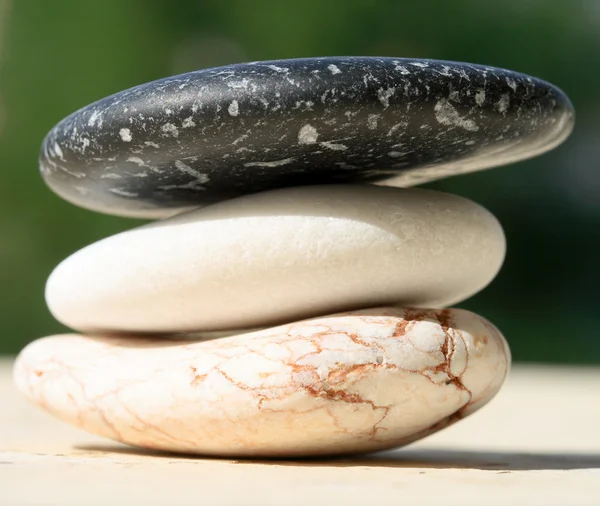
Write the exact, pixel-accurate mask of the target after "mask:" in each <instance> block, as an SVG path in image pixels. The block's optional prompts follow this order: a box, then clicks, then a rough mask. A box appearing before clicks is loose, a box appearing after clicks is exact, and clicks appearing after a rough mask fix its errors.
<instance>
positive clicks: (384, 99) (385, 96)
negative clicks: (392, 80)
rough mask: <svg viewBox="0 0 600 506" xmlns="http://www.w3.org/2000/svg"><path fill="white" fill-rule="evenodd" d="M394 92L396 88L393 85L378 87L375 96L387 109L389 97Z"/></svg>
mask: <svg viewBox="0 0 600 506" xmlns="http://www.w3.org/2000/svg"><path fill="white" fill-rule="evenodd" d="M394 93H396V88H395V87H394V86H391V87H389V88H386V89H383V88H379V89H378V90H377V98H378V99H379V101H380V102H381V105H383V108H384V109H387V108H388V107H389V106H390V97H392V96H394Z"/></svg>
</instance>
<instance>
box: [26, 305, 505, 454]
mask: <svg viewBox="0 0 600 506" xmlns="http://www.w3.org/2000/svg"><path fill="white" fill-rule="evenodd" d="M509 365H510V352H509V350H508V347H507V344H506V342H505V340H504V338H503V337H502V335H501V334H500V332H499V331H498V329H496V328H495V327H494V326H493V325H492V324H491V323H489V322H488V321H487V320H485V319H484V318H481V317H480V316H477V315H475V314H473V313H469V312H467V311H464V310H459V309H444V310H417V309H400V308H397V307H388V308H379V309H371V310H361V311H356V312H351V313H345V314H340V315H334V316H328V317H323V318H317V319H312V320H307V321H301V322H296V323H291V324H288V325H284V326H281V327H277V328H270V329H265V330H261V331H257V332H254V333H249V334H241V335H236V336H232V337H227V338H223V339H216V340H212V341H172V340H169V339H165V338H163V339H160V338H157V339H142V338H140V339H135V338H129V339H120V338H106V337H83V336H78V335H61V336H55V337H49V338H45V339H40V340H38V341H35V342H34V343H32V344H30V345H29V346H27V348H25V350H24V351H23V352H22V353H21V354H20V355H19V357H18V359H17V362H16V365H15V370H14V376H15V382H16V384H17V387H18V388H19V389H20V390H21V391H22V392H23V393H24V394H25V395H26V396H28V397H29V398H30V399H31V400H33V401H34V402H35V403H37V404H39V405H40V406H41V407H43V408H44V409H46V410H47V411H49V412H50V413H52V414H53V415H55V416H57V417H58V418H60V419H62V420H64V421H66V422H69V423H71V424H73V425H75V426H77V427H80V428H82V429H85V430H87V431H88V432H91V433H93V434H97V435H100V436H104V437H108V438H111V439H114V440H117V441H120V442H123V443H127V444H130V445H134V446H139V447H144V448H151V449H160V450H167V451H176V452H187V453H197V454H203V455H218V456H243V457H249V456H250V457H294V456H311V455H329V454H344V453H355V452H369V451H376V450H383V449H386V448H393V447H397V446H401V445H404V444H407V443H410V442H412V441H414V440H416V439H420V438H422V437H425V436H426V435H428V434H431V433H433V432H436V431H437V430H440V429H442V428H444V427H447V426H448V425H450V424H452V423H454V422H456V421H458V420H460V419H461V418H464V417H465V416H467V415H468V414H470V413H472V412H473V411H475V410H477V409H479V408H480V407H481V406H483V405H484V404H485V403H487V402H488V401H489V400H490V399H491V398H492V397H493V396H494V394H495V393H496V392H497V391H498V390H499V388H500V386H501V385H502V383H503V381H504V379H505V377H506V374H507V371H508V368H509Z"/></svg>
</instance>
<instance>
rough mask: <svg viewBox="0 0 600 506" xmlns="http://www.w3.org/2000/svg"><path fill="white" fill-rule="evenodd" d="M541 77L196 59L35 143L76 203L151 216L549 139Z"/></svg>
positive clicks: (557, 99) (553, 127) (506, 155)
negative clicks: (189, 68)
mask: <svg viewBox="0 0 600 506" xmlns="http://www.w3.org/2000/svg"><path fill="white" fill-rule="evenodd" d="M573 116H574V114H573V106H572V104H571V103H570V101H569V99H568V98H567V97H566V95H565V94H564V93H563V92H562V91H561V90H559V89H558V88H556V87H555V86H552V85H551V84H549V83H547V82H544V81H542V80H539V79H535V78H533V77H530V76H527V75H523V74H520V73H517V72H512V71H509V70H504V69H498V68H493V67H489V66H482V65H473V64H469V63H459V62H448V61H435V60H415V59H403V58H373V57H344V58H333V57H332V58H307V59H296V60H280V61H265V62H253V63H242V64H236V65H228V66H225V67H218V68H213V69H206V70H199V71H196V72H190V73H187V74H183V75H178V76H173V77H169V78H166V79H161V80H158V81H154V82H151V83H147V84H143V85H140V86H137V87H135V88H132V89H129V90H125V91H122V92H120V93H117V94H115V95H113V96H111V97H107V98H105V99H103V100H100V101H98V102H96V103H94V104H91V105H88V106H87V107H84V108H83V109H81V110H79V111H77V112H75V113H73V114H72V115H70V116H68V117H67V118H65V119H64V120H62V121H61V122H60V123H59V124H58V125H56V126H55V127H54V128H53V129H52V130H51V131H50V132H49V133H48V135H47V136H46V138H45V140H44V143H43V146H42V150H41V153H40V169H41V173H42V176H43V177H44V179H45V181H46V182H47V183H48V185H49V186H50V188H51V189H52V190H54V191H55V192H56V193H57V194H58V195H60V196H61V197H63V198H64V199H66V200H68V201H70V202H73V203H75V204H77V205H79V206H82V207H85V208H88V209H92V210H96V211H100V212H104V213H108V214H117V215H123V216H134V217H141V218H164V217H167V216H170V215H173V214H176V213H178V212H181V211H183V210H187V209H190V208H193V207H198V206H201V205H206V204H211V203H215V202H218V201H221V200H226V199H230V198H234V197H238V196H241V195H245V194H248V193H256V192H260V191H265V190H271V189H275V188H281V187H289V186H300V185H308V184H326V183H337V184H341V183H368V182H377V181H384V180H387V179H390V178H393V181H392V182H391V183H390V184H393V185H396V186H412V185H415V184H418V183H422V182H425V181H430V180H434V179H439V178H443V177H448V176H452V175H455V174H461V173H465V172H470V171H474V170H480V169H485V168H488V167H495V166H500V165H506V164H508V163H513V162H516V161H518V160H523V159H525V158H530V157H533V156H536V155H539V154H541V153H543V152H545V151H548V150H550V149H552V148H554V147H555V146H557V145H558V144H560V143H561V142H562V141H563V140H564V139H565V138H566V137H567V136H568V135H569V133H570V132H571V130H572V128H573Z"/></svg>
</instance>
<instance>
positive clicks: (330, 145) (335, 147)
mask: <svg viewBox="0 0 600 506" xmlns="http://www.w3.org/2000/svg"><path fill="white" fill-rule="evenodd" d="M319 144H320V145H321V146H323V147H324V148H328V149H333V150H334V151H346V150H347V149H348V146H346V145H345V144H338V143H335V142H329V141H323V142H321V143H319Z"/></svg>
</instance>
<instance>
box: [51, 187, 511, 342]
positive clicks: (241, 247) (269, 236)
mask: <svg viewBox="0 0 600 506" xmlns="http://www.w3.org/2000/svg"><path fill="white" fill-rule="evenodd" d="M504 253H505V239H504V234H503V232H502V228H501V226H500V224H499V223H498V221H497V220H496V219H495V218H494V217H493V216H492V215H491V214H490V213H489V212H488V211H487V210H485V209H484V208H482V207H481V206H479V205H478V204H475V203H474V202H471V201H469V200H466V199H464V198H462V197H458V196H455V195H450V194H445V193H441V192H435V191H431V190H420V189H401V188H383V187H377V186H372V185H348V186H345V185H340V186H335V185H329V186H309V187H300V188H286V189H281V190H273V191H271V192H265V193H261V194H255V195H248V196H245V197H240V198H238V199H234V200H229V201H226V202H222V203H220V204H215V205H213V206H210V207H207V208H204V209H200V210H197V211H193V212H190V213H187V214H184V215H180V216H176V217H173V218H170V219H167V220H164V221H162V222H155V223H152V224H149V225H145V226H142V227H139V228H136V229H133V230H130V231H127V232H124V233H121V234H117V235H115V236H112V237H108V238H106V239H103V240H101V241H99V242H97V243H95V244H92V245H90V246H88V247H86V248H83V249H82V250H80V251H78V252H77V253H75V254H73V255H72V256H70V257H69V258H67V259H66V260H64V261H63V262H62V263H61V264H60V265H59V266H58V267H57V268H56V269H55V270H54V272H53V273H52V275H51V276H50V278H49V280H48V283H47V286H46V301H47V303H48V306H49V308H50V310H51V312H52V314H53V315H54V316H55V317H56V318H57V319H58V320H59V321H61V322H62V323H64V324H65V325H67V326H69V327H71V328H75V329H78V330H82V331H87V332H93V331H98V332H104V331H133V332H138V331H139V332H186V331H196V330H227V329H232V328H254V327H257V326H265V325H272V324H277V323H286V322H289V321H293V320H295V319H299V318H307V317H310V316H318V315H323V314H329V313H333V312H337V311H345V310H352V309H357V308H361V307H375V306H380V305H385V304H394V303H396V302H398V303H401V304H403V305H405V306H418V307H444V306H448V305H451V304H453V303H455V302H458V301H461V300H463V299H466V298H467V297H469V296H471V295H472V294H474V293H475V292H478V291H479V290H481V289H482V288H483V287H485V286H486V285H487V284H488V283H489V282H490V281H491V280H492V279H493V278H494V277H495V275H496V273H497V272H498V270H499V268H500V266H501V264H502V261H503V259H504Z"/></svg>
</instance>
